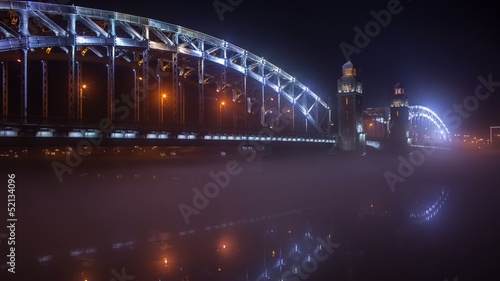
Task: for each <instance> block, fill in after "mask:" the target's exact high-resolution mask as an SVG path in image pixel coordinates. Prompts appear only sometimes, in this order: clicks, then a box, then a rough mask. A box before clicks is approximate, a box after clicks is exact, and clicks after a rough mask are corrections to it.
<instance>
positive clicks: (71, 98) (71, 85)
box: [68, 45, 76, 120]
mask: <svg viewBox="0 0 500 281" xmlns="http://www.w3.org/2000/svg"><path fill="white" fill-rule="evenodd" d="M69 52H70V58H69V66H68V117H69V119H70V120H74V119H75V117H76V116H75V80H76V79H75V64H76V63H75V46H74V45H72V46H70V51H69Z"/></svg>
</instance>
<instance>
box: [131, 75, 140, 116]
mask: <svg viewBox="0 0 500 281" xmlns="http://www.w3.org/2000/svg"><path fill="white" fill-rule="evenodd" d="M132 71H133V72H134V122H135V123H136V124H137V123H139V121H140V119H141V118H140V113H141V110H140V97H139V77H137V69H135V68H134V69H132Z"/></svg>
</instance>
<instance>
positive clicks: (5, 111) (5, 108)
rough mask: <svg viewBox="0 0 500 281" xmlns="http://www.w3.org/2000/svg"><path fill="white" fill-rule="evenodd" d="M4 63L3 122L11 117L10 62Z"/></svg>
mask: <svg viewBox="0 0 500 281" xmlns="http://www.w3.org/2000/svg"><path fill="white" fill-rule="evenodd" d="M1 63H2V115H3V120H4V121H7V117H8V116H9V82H8V80H9V74H8V71H9V65H8V62H3V61H2V62H1Z"/></svg>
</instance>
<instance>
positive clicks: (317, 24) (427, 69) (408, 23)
mask: <svg viewBox="0 0 500 281" xmlns="http://www.w3.org/2000/svg"><path fill="white" fill-rule="evenodd" d="M61 1H66V0H59V2H61ZM220 1H221V2H220V3H228V2H225V0H220ZM239 2H241V3H239ZM70 3H74V4H75V5H80V6H87V7H93V8H100V9H106V10H114V11H118V12H123V13H129V14H133V15H138V16H144V17H149V18H153V19H157V20H161V21H164V22H169V23H172V24H178V25H181V26H184V27H187V28H191V29H195V30H198V31H200V32H204V33H207V34H210V35H212V36H215V37H218V38H220V39H224V40H226V41H228V42H231V43H233V44H235V45H237V46H240V47H242V48H244V49H247V50H248V51H250V52H252V53H254V54H256V55H258V56H262V57H264V58H265V59H266V60H267V61H269V62H271V63H273V64H275V65H277V66H279V67H280V68H281V69H283V70H284V71H286V72H288V73H289V74H291V75H293V76H295V77H296V78H297V79H298V80H299V81H301V82H302V83H303V84H305V85H306V86H308V87H309V88H310V89H311V90H312V91H314V92H315V93H317V94H318V95H319V96H321V97H325V98H326V97H327V96H328V95H331V94H334V93H335V91H336V80H337V78H338V77H339V76H340V75H341V66H342V64H344V63H345V62H346V57H345V56H344V54H343V52H342V50H341V48H340V45H341V43H342V42H344V44H349V45H351V46H353V47H356V44H355V42H354V39H355V35H356V32H355V30H354V28H355V27H359V28H360V29H361V30H365V27H366V25H367V24H369V22H371V21H373V20H374V17H373V15H372V14H371V11H374V12H379V11H381V10H387V9H388V5H389V6H390V5H393V6H392V9H393V11H395V13H393V14H391V19H390V22H388V24H387V25H386V26H385V27H382V26H381V27H380V31H379V32H376V30H375V29H374V33H372V34H374V36H373V37H369V38H370V42H369V43H368V44H366V46H363V47H361V48H359V52H358V53H353V54H352V55H351V56H350V59H351V61H352V62H353V63H354V66H355V67H356V68H357V69H358V76H359V78H360V79H361V80H362V81H363V83H364V96H365V107H378V106H387V105H388V103H389V98H390V95H391V94H392V87H393V86H394V85H395V84H396V83H397V82H401V83H403V85H404V86H405V88H406V94H407V96H408V98H409V100H410V104H420V105H424V106H427V107H429V108H431V109H432V110H434V111H435V112H436V113H438V114H439V115H440V116H441V117H443V116H444V115H445V112H446V111H447V110H449V109H452V110H453V106H454V104H462V103H463V101H464V100H465V99H466V98H467V97H468V96H471V95H474V91H475V88H476V86H477V85H479V81H478V76H483V77H485V78H487V77H488V75H490V74H491V75H492V79H491V80H493V81H500V56H499V54H498V50H500V40H499V36H500V31H499V29H498V20H497V18H498V17H497V15H496V9H495V8H493V6H492V4H491V3H490V4H485V3H477V2H472V1H463V0H459V1H454V2H453V3H452V4H451V3H442V2H441V1H416V0H413V1H411V0H404V1H400V2H398V1H389V0H384V1H359V0H351V1H342V2H338V1H336V2H334V3H335V4H333V5H330V2H319V1H264V0H256V1H232V3H233V4H234V3H236V4H238V3H239V4H238V5H235V6H234V7H232V10H231V11H226V12H224V13H223V14H222V16H223V20H221V18H220V17H219V14H218V13H217V11H216V9H215V8H214V1H211V0H206V1H156V0H155V1H152V0H143V1H134V2H125V1H116V0H108V1H87V0H85V1H73V2H70ZM398 3H399V4H398ZM221 7H222V5H221ZM221 9H222V8H221ZM358 46H359V45H358ZM499 92H500V90H498V91H496V92H494V93H493V94H492V95H491V96H490V97H489V98H488V99H486V100H484V101H480V102H479V107H478V109H477V110H474V111H472V112H470V115H469V116H468V117H467V118H462V121H464V122H463V123H462V124H461V125H460V126H455V128H456V130H455V132H464V131H472V132H477V133H479V134H487V133H488V130H489V126H492V125H500V115H499V113H498V110H497V109H498V105H499V104H500V97H499ZM469 108H470V107H469ZM449 116H456V114H452V115H449ZM443 120H444V121H445V123H446V122H447V121H451V117H450V118H444V117H443Z"/></svg>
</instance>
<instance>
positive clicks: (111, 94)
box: [106, 45, 115, 121]
mask: <svg viewBox="0 0 500 281" xmlns="http://www.w3.org/2000/svg"><path fill="white" fill-rule="evenodd" d="M108 58H109V61H108V63H107V64H106V65H107V66H108V119H109V120H111V121H113V120H114V119H115V110H114V100H115V46H114V45H113V46H110V47H108Z"/></svg>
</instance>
